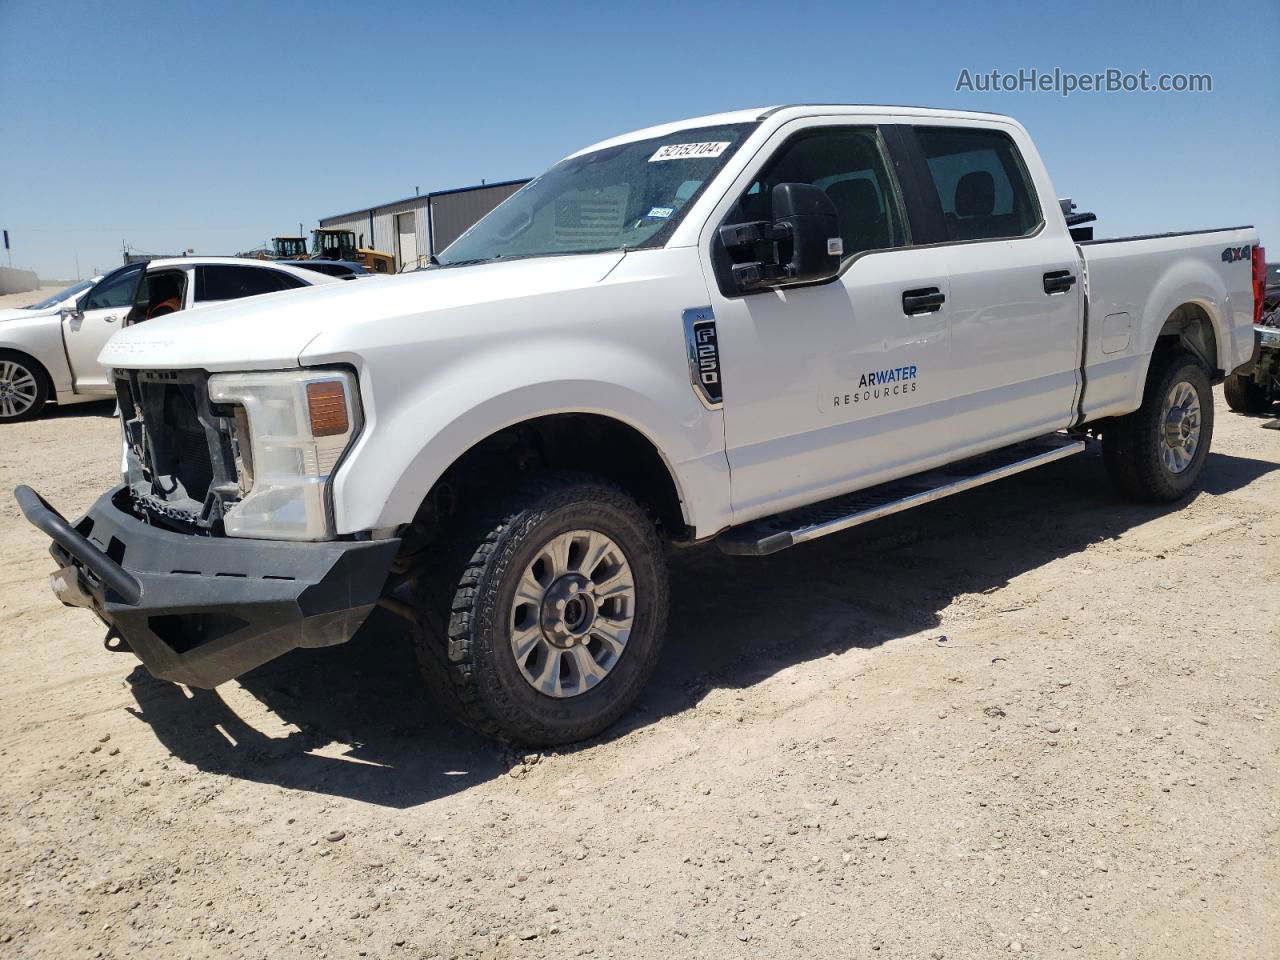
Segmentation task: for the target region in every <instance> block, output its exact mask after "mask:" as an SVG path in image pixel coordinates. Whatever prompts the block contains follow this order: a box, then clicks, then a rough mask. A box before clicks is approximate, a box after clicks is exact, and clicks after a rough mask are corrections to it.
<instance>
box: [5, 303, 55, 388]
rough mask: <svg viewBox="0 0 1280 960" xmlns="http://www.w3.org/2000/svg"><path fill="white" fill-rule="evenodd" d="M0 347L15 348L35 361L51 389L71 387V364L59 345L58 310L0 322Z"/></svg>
mask: <svg viewBox="0 0 1280 960" xmlns="http://www.w3.org/2000/svg"><path fill="white" fill-rule="evenodd" d="M0 350H16V351H18V352H19V353H25V354H26V355H27V356H29V357H31V358H32V359H34V360H36V361H38V362H39V363H40V365H41V366H43V367H44V369H45V371H46V372H47V373H48V374H49V379H50V380H52V381H53V389H54V392H55V393H66V392H68V391H69V390H71V387H72V381H71V368H70V366H68V364H67V353H66V350H65V349H63V346H62V318H61V317H60V316H58V314H56V313H55V314H52V315H50V314H38V315H36V316H34V317H30V318H27V317H23V318H21V319H18V320H5V321H4V322H3V323H0Z"/></svg>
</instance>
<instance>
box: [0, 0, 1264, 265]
mask: <svg viewBox="0 0 1280 960" xmlns="http://www.w3.org/2000/svg"><path fill="white" fill-rule="evenodd" d="M1278 63H1280V3H1277V2H1276V0H1254V2H1244V3H1229V4H1221V3H1212V4H1210V3H1179V2H1163V3H1149V4H1140V3H1134V4H1130V3H1119V2H1115V0H1110V2H1105V3H1098V2H1092V0H1082V2H1077V3H1071V4H1063V3H1054V4H1046V5H1044V7H1043V8H1037V7H1036V6H1035V5H1034V4H1028V3H990V4H983V3H966V4H958V3H938V4H936V5H934V4H930V3H912V4H886V3H883V2H880V3H867V4H859V3H855V2H850V0H844V2H836V3H818V2H814V3H808V2H804V0H788V2H775V3H768V4H765V3H755V2H750V0H735V2H728V3H697V2H694V0H685V2H681V3H665V2H658V0H650V2H646V3H634V4H620V3H608V2H598V3H581V4H570V3H558V2H554V0H549V2H546V0H544V2H541V3H518V4H517V3H512V4H510V5H508V4H504V3H495V2H488V3H469V4H446V3H397V2H386V0H374V2H372V3H334V2H329V0H308V2H302V0H256V2H251V3H250V2H245V3H241V2H231V0H223V2H218V0H206V2H202V3H196V2H162V3H151V2H141V0H116V2H94V3H88V2H70V0H0V226H4V227H7V228H8V229H9V231H10V233H11V234H12V236H13V241H14V245H15V247H14V250H13V262H14V265H15V266H28V267H33V268H35V269H36V270H38V271H39V272H40V274H41V275H42V276H43V277H46V278H51V279H52V278H65V277H68V276H70V275H71V274H73V273H74V271H75V269H76V267H75V264H76V256H77V255H78V256H79V263H80V269H81V272H82V273H87V272H88V271H89V270H90V269H92V268H94V267H97V268H98V269H100V270H101V269H105V268H108V267H112V266H115V265H117V264H118V263H120V246H121V242H122V241H127V242H128V243H129V244H131V245H133V246H135V247H137V248H139V249H143V250H150V251H159V252H170V251H176V250H181V249H183V248H186V247H193V248H194V249H195V250H196V251H197V252H200V253H233V252H235V251H236V250H240V249H247V248H249V247H251V246H253V245H254V244H256V243H258V242H260V241H262V240H263V239H265V238H267V237H270V236H271V235H273V234H278V233H291V232H293V231H294V230H295V229H296V227H297V224H298V223H299V221H301V222H303V223H304V224H305V225H306V226H307V227H308V228H310V227H311V226H314V225H315V221H316V220H317V218H319V217H321V216H324V215H327V214H332V213H339V212H343V211H346V210H349V209H353V208H359V207H362V206H367V205H370V204H373V203H377V202H383V201H387V200H391V199H395V198H398V197H403V196H406V195H409V194H412V193H413V192H414V188H415V187H421V188H422V190H423V191H424V192H426V191H427V190H434V189H442V188H447V187H453V186H462V185H467V184H472V183H478V182H479V181H480V180H481V179H482V178H483V179H487V180H500V179H509V178H515V177H522V176H530V175H533V174H535V173H537V172H538V171H540V170H542V169H543V168H545V167H546V166H548V165H549V164H551V163H553V162H554V161H555V160H557V159H559V158H560V157H561V156H563V155H564V154H566V153H568V152H570V151H572V150H574V149H576V148H578V147H580V146H582V145H585V144H586V143H589V142H591V141H594V140H597V139H600V138H603V137H606V136H609V135H612V134H615V133H620V132H623V131H626V130H629V129H633V128H636V127H641V126H646V125H649V124H653V123H659V122H662V121H665V120H672V119H677V118H683V117H688V116H695V115H698V114H702V113H711V112H716V111H720V110H728V109H734V108H738V107H747V106H757V105H767V104H773V103H787V102H803V101H818V102H831V101H841V102H865V103H907V104H921V105H928V106H942V107H971V108H975V109H979V110H992V111H998V112H1004V113H1010V114H1012V115H1014V116H1016V117H1017V118H1018V119H1020V120H1021V121H1022V122H1023V123H1025V124H1026V125H1027V127H1028V128H1029V129H1030V130H1031V133H1032V135H1033V136H1034V137H1035V138H1036V141H1037V142H1038V144H1039V146H1040V150H1041V153H1042V154H1043V155H1044V159H1045V162H1046V163H1047V164H1048V166H1049V170H1050V172H1051V174H1052V176H1053V179H1054V185H1055V187H1056V188H1057V190H1058V193H1059V195H1062V196H1067V195H1070V196H1073V197H1075V198H1076V199H1077V200H1078V201H1079V202H1080V203H1081V205H1082V206H1084V207H1086V208H1088V209H1092V210H1095V211H1097V212H1098V213H1099V214H1100V215H1101V221H1100V233H1101V234H1103V235H1107V234H1110V235H1116V234H1121V233H1135V232H1142V233H1146V232H1155V231H1163V230H1180V229H1194V228H1199V227H1214V226H1224V225H1234V224H1241V223H1254V224H1257V225H1258V227H1259V228H1260V230H1261V232H1262V239H1263V242H1264V243H1266V242H1267V241H1268V240H1269V241H1270V243H1271V246H1272V247H1273V248H1274V249H1275V251H1276V252H1277V253H1278V254H1280V186H1278V185H1277V168H1278V167H1280V162H1278V159H1277V158H1280V68H1278V67H1277V64H1278ZM1032 67H1035V68H1038V69H1040V70H1052V69H1053V68H1054V67H1059V68H1061V69H1063V70H1066V71H1073V72H1076V73H1087V72H1094V71H1101V70H1104V69H1106V68H1108V67H1115V68H1118V69H1121V70H1125V71H1133V72H1137V71H1139V70H1143V69H1145V70H1148V71H1151V73H1152V74H1159V73H1163V72H1168V73H1175V72H1184V73H1208V74H1211V75H1212V77H1213V92H1212V93H1201V94H1190V93H1185V94H1177V93H1145V94H1144V93H1128V94H1126V93H1088V94H1086V93H1077V94H1075V95H1074V96H1072V97H1069V98H1065V99H1064V98H1063V97H1061V96H1059V95H1057V94H1053V93H994V94H993V93H978V92H956V90H955V85H956V79H957V77H958V75H959V73H960V70H961V69H962V68H968V69H969V70H970V71H972V72H975V73H977V72H986V71H990V70H993V69H998V70H1003V71H1008V72H1014V71H1017V70H1018V69H1019V68H1032ZM0 262H2V261H0Z"/></svg>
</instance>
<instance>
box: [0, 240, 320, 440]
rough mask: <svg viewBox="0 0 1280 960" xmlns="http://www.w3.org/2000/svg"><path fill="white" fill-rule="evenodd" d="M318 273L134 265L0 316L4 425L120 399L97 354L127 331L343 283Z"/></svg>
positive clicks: (249, 265)
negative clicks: (56, 407)
mask: <svg viewBox="0 0 1280 960" xmlns="http://www.w3.org/2000/svg"><path fill="white" fill-rule="evenodd" d="M340 282H341V281H340V280H339V279H338V278H337V277H331V276H328V275H326V274H323V273H319V272H317V271H315V270H306V269H302V268H300V267H293V266H288V265H285V264H281V263H272V262H271V261H267V260H244V259H238V258H234V257H177V258H171V259H164V260H151V261H149V262H147V263H131V264H128V265H126V266H123V267H121V268H120V269H118V270H115V271H112V272H111V273H108V274H106V275H105V276H103V277H95V278H94V279H93V280H86V281H84V282H83V283H82V284H76V285H74V286H71V287H68V288H67V289H66V290H63V291H61V292H59V293H57V294H55V295H54V296H53V297H50V298H48V299H47V300H42V301H41V302H40V303H37V304H32V305H31V306H30V307H22V308H19V309H16V310H7V311H3V312H0V423H14V422H16V421H19V420H29V419H31V418H32V417H35V416H36V415H37V414H39V413H40V411H41V410H42V409H43V408H44V405H45V404H46V403H48V402H50V401H54V402H57V403H59V404H71V403H81V402H83V401H85V400H100V399H103V398H106V397H111V396H114V395H115V389H114V387H113V385H112V383H111V378H110V374H109V372H108V370H107V368H106V367H103V366H102V365H101V364H100V363H98V354H99V353H101V352H102V348H103V347H104V346H106V343H107V341H108V340H109V339H110V338H111V335H112V334H113V333H115V332H116V331H117V330H119V329H120V328H121V327H123V326H127V325H129V324H132V323H140V322H142V321H145V320H150V319H152V318H154V317H159V316H163V315H164V314H167V313H177V312H179V311H181V310H190V309H194V308H198V307H200V306H202V305H204V304H207V303H216V302H218V301H222V300H236V299H240V298H241V297H254V296H258V295H260V294H268V293H279V292H281V291H285V290H292V289H296V288H298V287H308V286H314V285H316V284H323V283H340Z"/></svg>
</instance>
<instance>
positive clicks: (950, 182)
mask: <svg viewBox="0 0 1280 960" xmlns="http://www.w3.org/2000/svg"><path fill="white" fill-rule="evenodd" d="M915 131H916V137H917V138H918V140H919V142H920V148H921V150H922V151H923V152H924V156H925V160H926V162H927V163H928V167H929V175H930V176H931V177H932V178H933V184H934V187H936V188H937V191H938V200H939V202H940V203H941V204H942V215H943V219H944V220H945V222H946V228H947V238H948V239H949V240H996V239H1010V238H1013V237H1025V236H1027V235H1028V234H1031V233H1034V232H1035V231H1036V230H1037V229H1038V228H1039V226H1040V224H1041V222H1042V221H1041V216H1040V204H1039V203H1038V202H1037V200H1036V193H1035V190H1034V189H1033V187H1032V185H1031V178H1030V177H1029V176H1027V171H1026V168H1025V167H1024V166H1023V163H1022V157H1021V155H1020V154H1019V153H1018V148H1017V147H1016V146H1014V143H1013V141H1012V140H1010V139H1009V137H1008V136H1007V135H1006V134H1004V133H1001V132H1000V131H998V130H975V129H965V128H963V127H916V128H915Z"/></svg>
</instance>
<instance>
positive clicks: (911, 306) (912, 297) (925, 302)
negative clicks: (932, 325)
mask: <svg viewBox="0 0 1280 960" xmlns="http://www.w3.org/2000/svg"><path fill="white" fill-rule="evenodd" d="M946 299H947V297H946V294H944V293H943V292H942V291H941V290H939V289H938V288H937V287H921V288H920V289H919V290H905V291H903V294H902V312H903V313H905V314H906V315H907V316H908V317H914V316H918V315H919V314H922V313H937V312H938V311H939V310H941V309H942V305H943V303H945V302H946Z"/></svg>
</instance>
